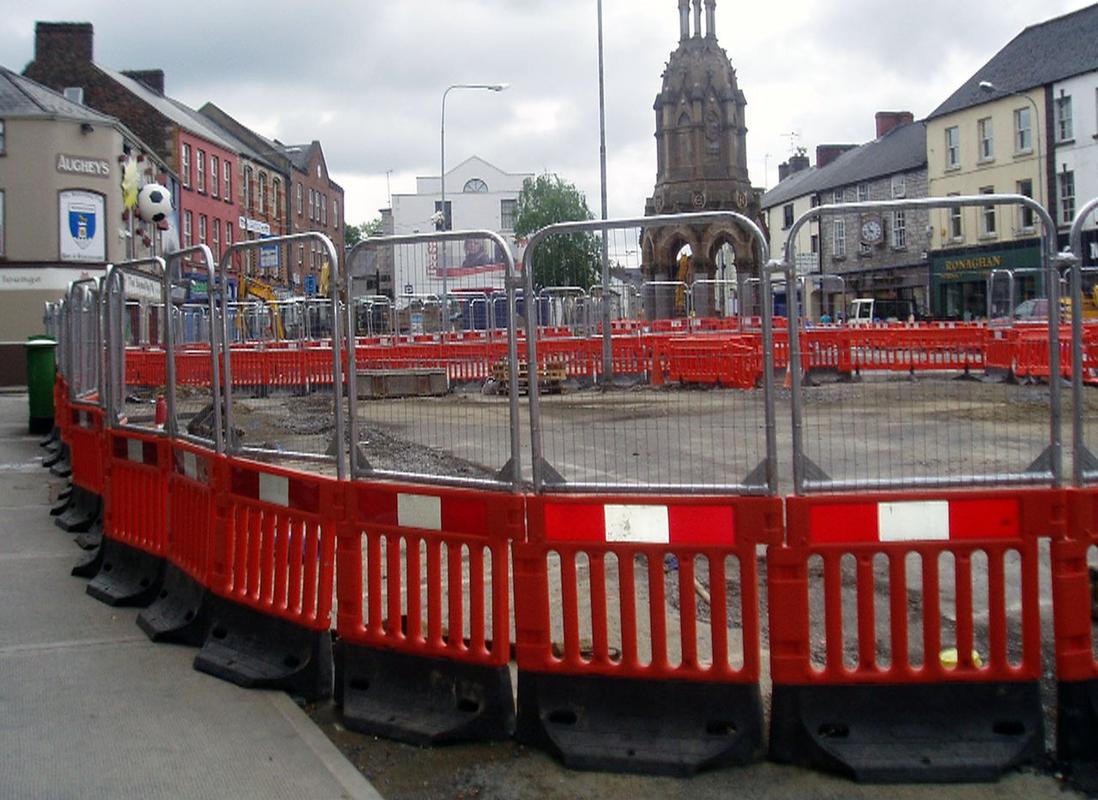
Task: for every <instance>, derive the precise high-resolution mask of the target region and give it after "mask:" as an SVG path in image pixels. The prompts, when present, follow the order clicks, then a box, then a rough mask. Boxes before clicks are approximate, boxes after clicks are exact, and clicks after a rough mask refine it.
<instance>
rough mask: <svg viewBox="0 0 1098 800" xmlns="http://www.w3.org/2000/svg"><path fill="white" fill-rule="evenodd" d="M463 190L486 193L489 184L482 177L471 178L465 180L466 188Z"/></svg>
mask: <svg viewBox="0 0 1098 800" xmlns="http://www.w3.org/2000/svg"><path fill="white" fill-rule="evenodd" d="M462 191H463V192H466V193H469V194H484V193H485V192H487V191H488V184H487V183H485V182H484V181H482V180H481V179H480V178H471V179H470V180H468V181H466V182H465V188H464V189H462Z"/></svg>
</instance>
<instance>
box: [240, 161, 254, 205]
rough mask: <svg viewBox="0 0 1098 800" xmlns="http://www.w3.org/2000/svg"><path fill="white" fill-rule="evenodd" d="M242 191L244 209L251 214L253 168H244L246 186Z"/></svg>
mask: <svg viewBox="0 0 1098 800" xmlns="http://www.w3.org/2000/svg"><path fill="white" fill-rule="evenodd" d="M240 191H241V192H243V194H244V209H245V211H248V212H251V210H252V168H251V167H244V185H243V186H242V187H241V188H240Z"/></svg>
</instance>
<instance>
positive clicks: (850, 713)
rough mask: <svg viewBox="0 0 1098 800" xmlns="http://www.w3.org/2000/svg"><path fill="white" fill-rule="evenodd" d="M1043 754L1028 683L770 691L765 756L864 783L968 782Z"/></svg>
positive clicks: (1034, 686) (1034, 692)
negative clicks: (767, 749)
mask: <svg viewBox="0 0 1098 800" xmlns="http://www.w3.org/2000/svg"><path fill="white" fill-rule="evenodd" d="M1043 753H1044V717H1043V715H1042V711H1041V694H1040V687H1039V685H1038V683H1037V682H1036V681H1034V682H1027V683H1005V682H1004V683H945V684H940V683H939V684H930V685H927V684H906V685H888V686H784V685H777V684H776V685H775V686H774V694H773V704H772V707H771V720H770V758H771V759H772V760H774V761H778V762H781V763H788V764H796V765H798V766H804V767H813V768H816V769H820V770H825V771H828V772H836V773H839V774H841V775H845V776H847V777H849V778H853V779H854V780H856V781H863V782H866V783H973V782H983V781H994V780H997V779H998V778H999V777H1000V776H1001V775H1002V773H1003V772H1004V771H1006V770H1008V769H1011V768H1013V767H1016V766H1019V765H1021V764H1026V763H1030V762H1032V761H1035V760H1037V759H1039V758H1040V757H1041V756H1042V754H1043Z"/></svg>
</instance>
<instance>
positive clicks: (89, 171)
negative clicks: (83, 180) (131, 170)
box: [57, 153, 111, 178]
mask: <svg viewBox="0 0 1098 800" xmlns="http://www.w3.org/2000/svg"><path fill="white" fill-rule="evenodd" d="M57 171H58V172H64V173H66V174H69V175H87V176H88V177H90V178H109V177H110V176H111V164H110V162H109V161H107V160H105V159H102V158H85V157H83V156H70V155H67V154H65V153H59V154H58V155H57Z"/></svg>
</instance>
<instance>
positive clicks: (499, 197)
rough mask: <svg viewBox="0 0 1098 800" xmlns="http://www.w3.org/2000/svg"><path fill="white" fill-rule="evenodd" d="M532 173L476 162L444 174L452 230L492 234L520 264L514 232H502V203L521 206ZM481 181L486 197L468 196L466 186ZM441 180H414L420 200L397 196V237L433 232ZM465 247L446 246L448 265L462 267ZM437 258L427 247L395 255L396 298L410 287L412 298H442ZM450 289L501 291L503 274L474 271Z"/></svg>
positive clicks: (452, 279)
mask: <svg viewBox="0 0 1098 800" xmlns="http://www.w3.org/2000/svg"><path fill="white" fill-rule="evenodd" d="M533 177H534V176H533V174H531V173H509V172H504V171H503V170H501V169H499V168H498V167H495V166H493V165H492V164H489V163H488V162H487V161H485V160H484V159H482V158H479V157H477V156H473V157H472V158H469V159H467V160H465V161H463V162H462V163H460V164H458V165H457V166H455V167H454V168H453V169H448V170H447V171H446V202H447V203H448V204H449V205H450V208H451V216H452V225H453V230H490V231H494V232H496V233H498V234H500V235H501V236H502V237H503V238H504V240H505V241H506V242H507V243H508V244H509V245H510V246H511V252H512V254H513V255H514V257H515V261H516V263H517V262H519V261H520V260H521V259H522V254H523V248H522V247H520V246H519V245H517V244H516V242H515V236H514V231H512V230H510V226H508V228H506V229H505V228H504V227H503V220H502V212H501V207H502V201H504V200H518V197H519V194H520V193H521V191H522V184H523V181H525V180H526V179H527V178H533ZM473 179H479V180H481V181H483V182H484V183H485V184H487V186H488V191H487V192H476V193H473V192H465V191H464V188H465V185H466V183H468V182H469V181H470V180H473ZM440 184H441V182H440V180H439V178H438V176H429V177H420V178H417V179H416V194H394V195H393V233H394V234H397V235H407V234H414V233H429V232H431V231H434V230H435V224H434V221H433V219H432V217H433V215H434V213H435V203H436V202H437V201H438V200H439V199H441V188H442V187H441V185H440ZM464 255H465V253H464V248H463V246H462V245H461V244H451V245H448V255H447V258H446V261H447V263H449V264H452V265H454V266H455V267H460V265H461V263H462V261H463V259H464ZM436 258H437V255H436V254H432V253H430V252H428V251H427V248H426V247H423V246H408V247H399V248H397V249H396V252H395V253H394V264H395V271H396V275H395V276H394V280H393V288H394V291H395V292H396V294H398V295H400V294H403V293H405V292H406V290H407V287H409V286H410V287H412V293H413V294H438V293H439V292H440V291H441V285H442V282H441V279H440V278H439V276H438V274H437V272H436V271H435V270H434V269H433V264H434V263H436V262H435V259H436ZM447 282H448V289H449V290H450V291H453V290H455V289H457V290H460V289H487V288H492V289H502V288H503V272H502V271H501V270H491V271H473V272H469V273H467V274H466V273H462V272H461V271H460V270H459V271H458V274H451V275H449V276H448V281H447Z"/></svg>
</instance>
